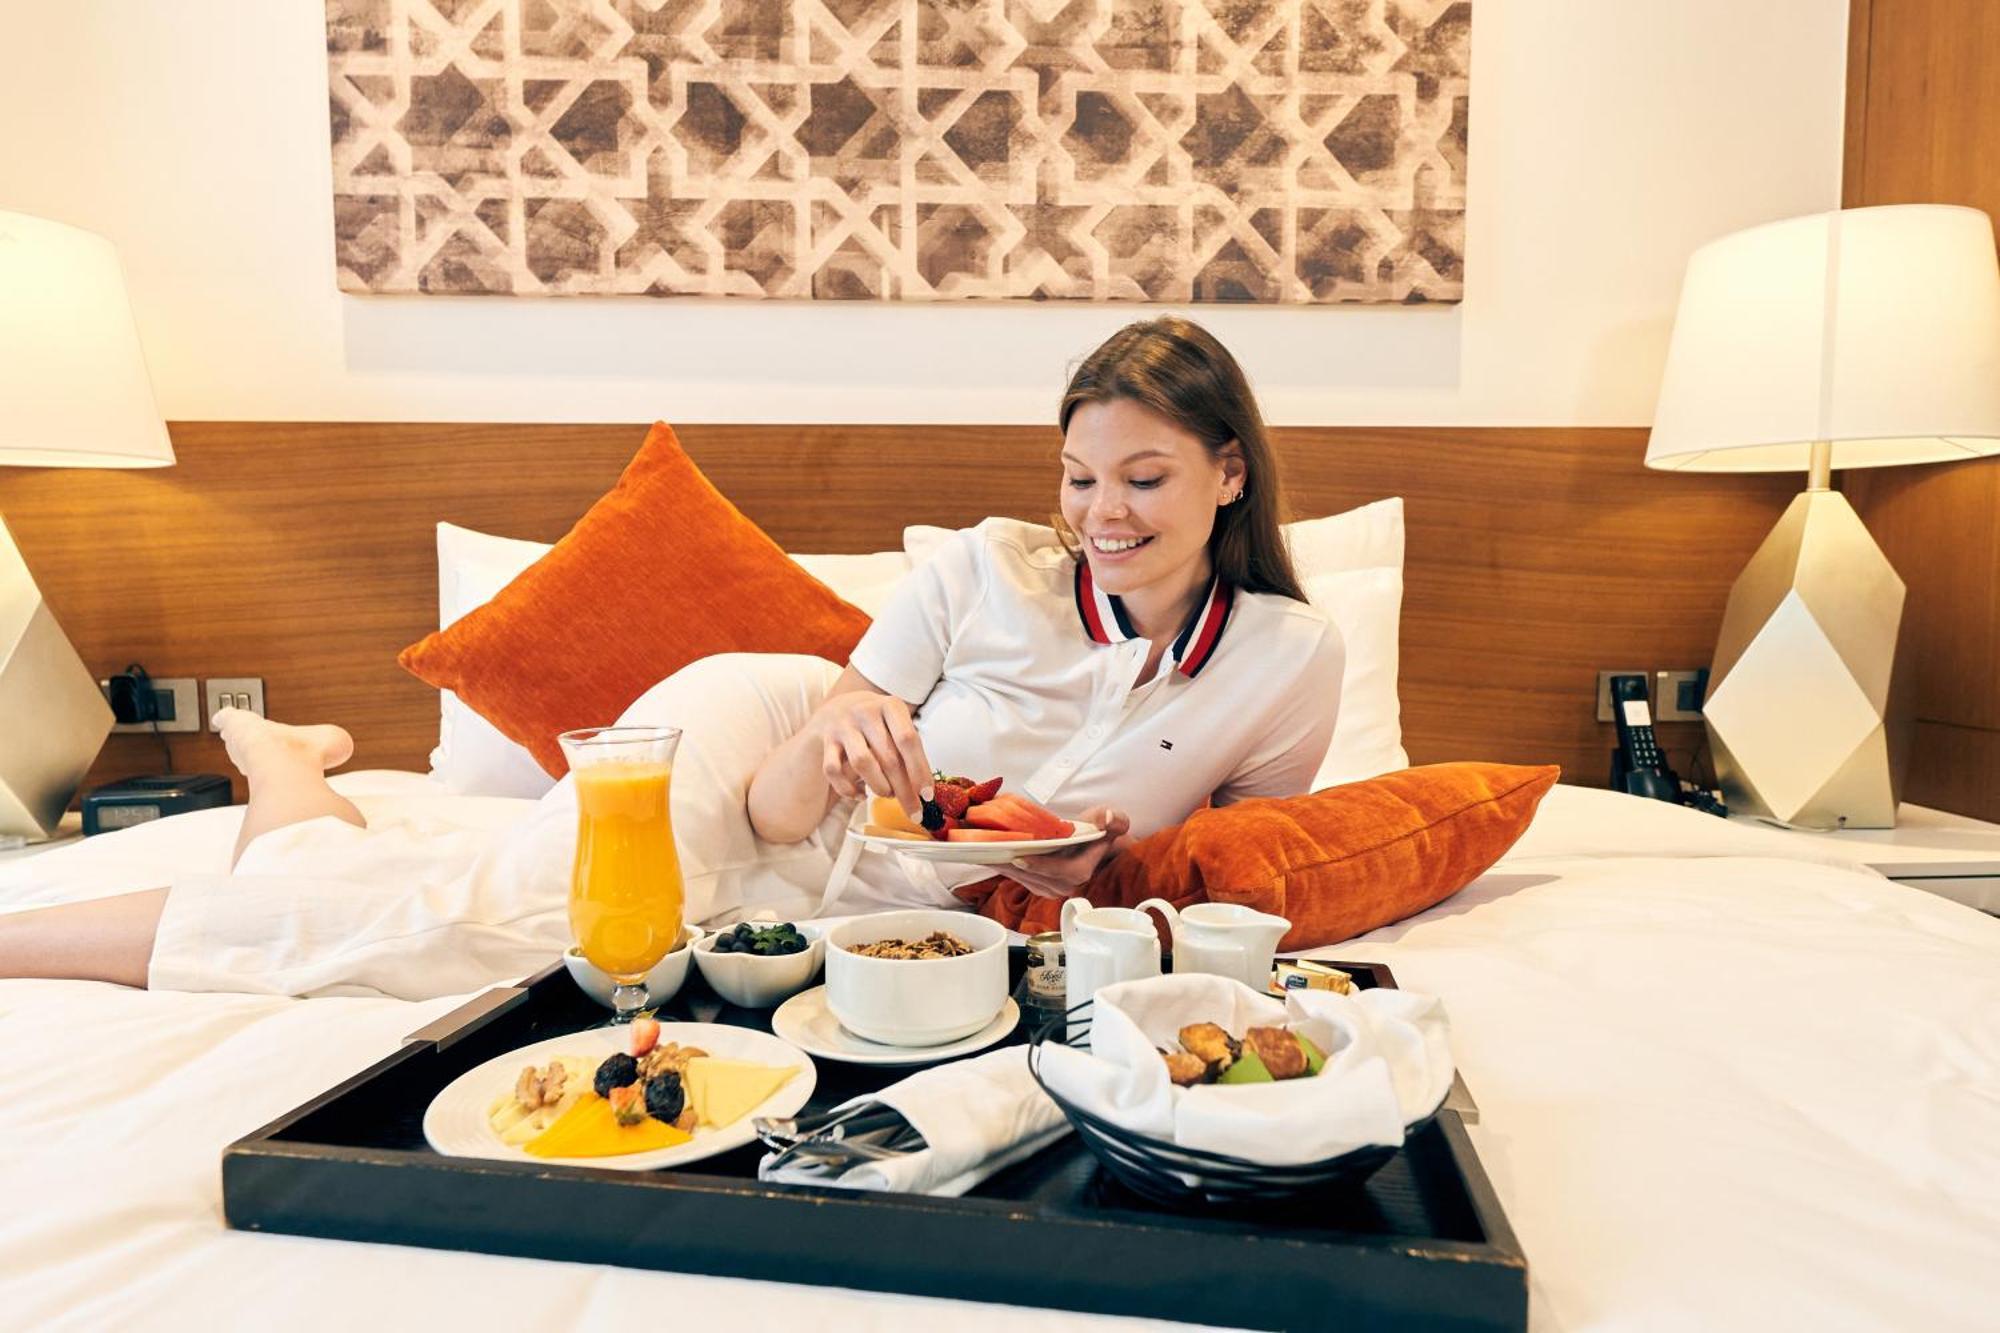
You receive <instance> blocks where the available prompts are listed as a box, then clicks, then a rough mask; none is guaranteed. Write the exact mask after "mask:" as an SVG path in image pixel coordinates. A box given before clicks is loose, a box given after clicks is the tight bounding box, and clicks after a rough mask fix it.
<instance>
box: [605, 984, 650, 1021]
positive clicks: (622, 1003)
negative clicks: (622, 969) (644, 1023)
mask: <svg viewBox="0 0 2000 1333" xmlns="http://www.w3.org/2000/svg"><path fill="white" fill-rule="evenodd" d="M611 1007H612V1008H613V1009H615V1010H617V1011H618V1012H617V1015H616V1016H615V1017H614V1018H613V1019H612V1020H611V1021H612V1022H614V1023H629V1022H631V1021H632V1017H633V1015H635V1014H637V1013H638V1012H639V1011H640V1010H641V1009H644V1008H645V1007H646V986H645V983H644V982H637V983H634V982H624V981H621V982H619V983H618V986H617V989H615V990H613V991H612V992H611Z"/></svg>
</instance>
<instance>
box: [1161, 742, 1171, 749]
mask: <svg viewBox="0 0 2000 1333" xmlns="http://www.w3.org/2000/svg"><path fill="white" fill-rule="evenodd" d="M1160 748H1161V749H1162V750H1171V749H1173V748H1174V743H1173V742H1172V741H1161V742H1160Z"/></svg>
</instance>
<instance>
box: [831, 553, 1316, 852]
mask: <svg viewBox="0 0 2000 1333" xmlns="http://www.w3.org/2000/svg"><path fill="white" fill-rule="evenodd" d="M1151 648H1152V644H1151V643H1150V642H1149V641H1148V640H1146V639H1142V638H1139V637H1137V636H1136V635H1135V634H1134V633H1133V630H1132V627H1131V622H1130V620H1129V618H1128V617H1127V616H1126V613H1125V608H1124V606H1123V605H1122V603H1121V602H1120V600H1119V599H1118V598H1117V597H1113V596H1109V595H1107V594H1106V593H1104V592H1103V591H1102V590H1101V589H1098V588H1096V587H1095V586H1093V584H1092V582H1091V579H1090V569H1089V565H1088V564H1087V563H1086V562H1084V561H1082V560H1080V559H1078V558H1076V557H1073V556H1071V555H1070V554H1069V552H1068V551H1066V550H1064V549H1063V547H1062V544H1061V543H1060V542H1059V541H1058V540H1057V539H1056V536H1055V534H1054V533H1053V532H1052V531H1051V530H1049V529H1048V528H1045V527H1041V526H1038V525H1036V524H1032V523H1022V522H1019V521H1017V520H1014V519H1002V518H992V519H987V520H986V521H985V522H983V523H981V524H980V525H979V526H977V527H975V528H967V529H965V530H963V531H960V532H956V533H953V534H952V536H951V537H950V538H948V539H947V540H946V541H945V542H944V543H943V544H942V545H941V546H940V547H939V548H938V550H937V551H936V552H935V553H934V554H933V555H932V557H931V558H930V559H929V560H928V561H926V562H925V563H924V564H923V565H921V566H919V567H918V568H917V569H916V570H915V571H913V572H912V573H911V575H910V577H909V578H908V579H907V580H906V581H905V582H904V583H903V585H902V587H900V588H899V589H898V590H897V591H896V594H895V595H894V596H893V597H892V598H891V599H890V601H889V604H888V605H887V606H885V607H884V608H883V609H882V613H881V615H879V616H878V617H877V618H876V620H875V623H874V624H873V625H872V626H871V627H870V628H869V630H868V632H867V633H866V634H865V635H863V636H862V639H861V642H860V644H859V645H857V646H856V648H855V650H854V655H853V656H852V658H850V659H849V664H850V665H851V666H853V667H854V669H855V670H856V671H859V672H860V673H861V674H862V675H863V676H865V677H867V678H868V679H869V680H870V681H872V682H873V683H874V684H876V685H878V686H880V687H881V688H882V689H884V690H887V691H889V692H890V693H892V694H894V695H897V696H898V697H899V698H902V699H904V700H906V701H908V702H909V703H910V704H911V705H912V707H914V708H916V709H917V714H916V722H917V731H918V734H919V735H921V736H922V737H923V743H924V752H925V754H926V755H928V756H929V758H930V761H931V763H932V765H933V766H934V767H936V768H937V769H939V770H940V771H942V772H945V773H951V774H958V775H963V776H965V777H969V778H974V779H984V778H989V777H994V776H996V775H997V776H1000V777H1004V778H1005V779H1006V780H1007V785H1008V786H1009V787H1012V788H1015V789H1017V790H1022V791H1025V792H1026V793H1027V794H1028V795H1030V796H1032V797H1034V798H1035V799H1036V800H1038V801H1040V802H1042V804H1044V805H1046V806H1048V807H1049V808H1050V809H1052V810H1054V811H1056V813H1058V814H1061V815H1066V816H1076V815H1081V814H1083V813H1084V812H1085V811H1088V810H1091V809H1094V808H1096V807H1099V806H1110V807H1113V808H1115V809H1118V810H1122V811H1124V812H1125V813H1126V814H1128V815H1129V816H1131V819H1132V832H1133V834H1134V835H1135V836H1137V835H1144V834H1147V833H1152V832H1154V831H1156V830H1158V829H1161V828H1166V827H1169V826H1171V825H1174V824H1177V823H1179V822H1180V821H1181V820H1183V819H1186V818H1187V817H1188V815H1190V814H1191V813H1193V812H1194V811H1195V810H1196V809H1198V808H1199V807H1200V806H1201V804H1202V803H1203V802H1204V801H1207V800H1209V799H1211V798H1213V800H1214V801H1215V802H1216V803H1217V804H1227V803H1228V802H1231V801H1239V800H1243V799H1245V798H1246V797H1251V796H1296V795H1299V794H1300V793H1302V792H1304V791H1305V790H1306V789H1307V786H1308V784H1310V782H1311V781H1312V778H1313V775H1314V774H1315V773H1316V772H1318V770H1319V767H1320V764H1321V763H1322V762H1323V761H1324V760H1325V759H1326V752H1327V747H1328V745H1329V744H1330V743H1331V741H1332V738H1333V723H1334V717H1335V715H1336V714H1337V713H1338V712H1339V708H1340V677H1341V667H1342V663H1343V661H1344V658H1345V652H1344V650H1343V648H1342V645H1341V639H1340V631H1339V630H1338V629H1336V628H1335V627H1334V624H1333V622H1332V621H1331V620H1329V619H1328V618H1327V617H1326V615H1324V614H1323V613H1322V612H1320V611H1319V610H1318V609H1316V608H1314V607H1312V606H1309V605H1307V604H1306V603H1304V602H1295V601H1292V600H1291V599H1290V598H1287V597H1280V596H1276V595H1274V594H1268V593H1249V592H1243V591H1241V590H1240V589H1232V588H1230V587H1227V586H1225V585H1223V584H1221V583H1220V582H1219V581H1218V582H1216V583H1215V584H1212V585H1211V586H1210V588H1209V592H1208V596H1207V598H1206V599H1205V600H1204V602H1203V604H1202V605H1201V606H1200V607H1199V608H1198V609H1197V610H1196V612H1195V614H1194V616H1193V617H1192V618H1191V619H1190V620H1189V622H1188V624H1187V625H1185V626H1183V627H1182V629H1181V631H1180V633H1179V634H1177V635H1176V636H1175V638H1174V641H1173V643H1172V644H1171V645H1170V646H1169V647H1168V649H1167V653H1166V655H1165V657H1163V658H1162V661H1161V666H1160V670H1159V671H1157V672H1155V673H1154V676H1153V679H1152V680H1150V681H1148V682H1146V683H1145V684H1143V685H1137V686H1136V687H1135V682H1136V681H1137V679H1138V676H1139V673H1140V672H1141V671H1142V670H1144V668H1145V664H1146V657H1147V654H1148V653H1149V652H1150V651H1151ZM980 873H981V874H985V873H991V872H990V871H982V872H980ZM976 877H977V876H946V877H945V878H946V879H947V880H948V881H956V882H963V881H964V879H966V878H976Z"/></svg>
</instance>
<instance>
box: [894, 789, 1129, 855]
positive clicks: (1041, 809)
mask: <svg viewBox="0 0 2000 1333" xmlns="http://www.w3.org/2000/svg"><path fill="white" fill-rule="evenodd" d="M1002 786H1003V784H1002V782H1001V780H1000V779H999V778H988V779H986V781H984V782H974V781H972V780H971V779H970V778H948V777H946V776H944V775H943V774H942V773H940V774H937V775H936V776H935V777H934V778H933V781H932V796H931V799H930V800H928V801H926V802H924V807H923V811H922V814H921V815H920V817H919V818H917V819H912V818H910V817H909V815H907V814H905V813H904V812H903V807H902V806H901V805H899V804H897V802H896V799H895V798H894V797H893V796H871V797H870V798H868V800H866V801H864V802H863V803H862V804H861V805H860V806H859V808H857V809H856V811H855V814H854V819H855V823H856V825H857V827H856V829H855V831H854V836H855V837H857V838H860V839H861V840H862V842H864V843H866V844H867V845H868V846H870V847H875V848H878V849H880V850H882V851H893V852H902V853H904V854H905V855H909V856H917V857H922V858H923V859H924V860H927V861H957V862H960V863H964V864H971V865H1005V864H1006V863H1007V862H1009V861H1012V860H1014V859H1015V858H1016V857H1022V856H1039V855H1041V854H1042V853H1044V852H1059V851H1062V850H1064V849H1065V848H1068V847H1079V846H1082V845H1083V844H1084V843H1086V842H1095V841H1097V839H1099V838H1101V837H1103V836H1104V830H1103V829H1101V828H1099V827H1098V826H1097V825H1095V824H1092V823H1089V822H1087V821H1085V820H1081V819H1064V818H1063V817H1062V816H1061V815H1058V814H1056V813H1055V812H1054V811H1053V810H1050V809H1048V808H1047V807H1046V806H1043V805H1042V804H1040V803H1039V802H1037V801H1035V800H1034V799H1032V798H1031V797H1028V796H1026V795H1023V794H1022V793H1020V792H1013V791H1003V790H1001V788H1002Z"/></svg>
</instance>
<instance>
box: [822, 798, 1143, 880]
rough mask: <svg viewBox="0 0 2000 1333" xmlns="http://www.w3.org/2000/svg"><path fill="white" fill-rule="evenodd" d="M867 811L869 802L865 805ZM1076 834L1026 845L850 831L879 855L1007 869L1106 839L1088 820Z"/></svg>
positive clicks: (1078, 822) (857, 828) (1079, 824)
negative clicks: (1018, 860) (899, 854)
mask: <svg viewBox="0 0 2000 1333" xmlns="http://www.w3.org/2000/svg"><path fill="white" fill-rule="evenodd" d="M863 806H864V808H865V806H866V802H863ZM1070 822H1071V823H1073V824H1075V825H1076V832H1075V833H1072V834H1071V835H1070V836H1069V837H1067V838H1030V839H1027V840H1025V841H1022V842H938V841H936V840H935V839H931V838H925V839H923V840H921V841H919V840H918V839H916V838H885V837H883V836H882V835H881V834H879V833H865V832H863V831H862V829H861V827H860V826H859V825H858V824H857V825H855V826H853V827H851V828H850V829H849V830H848V835H847V836H849V837H850V838H859V839H861V841H862V844H863V845H864V846H867V847H869V848H870V849H872V850H874V851H879V852H902V853H903V854H905V855H907V856H914V857H916V858H917V859H918V860H919V861H950V862H952V863H954V864H956V865H968V866H1004V865H1007V864H1009V863H1011V862H1012V861H1014V860H1015V859H1016V858H1018V857H1023V856H1040V855H1041V854H1042V853H1044V852H1060V851H1066V850H1067V849H1069V848H1071V847H1081V846H1083V844H1085V843H1087V842H1096V841H1097V840H1098V839H1099V838H1101V837H1103V836H1104V830H1103V829H1101V828H1099V827H1098V826H1097V825H1095V824H1092V823H1090V822H1089V821H1087V820H1082V819H1075V820H1071V821H1070Z"/></svg>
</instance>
